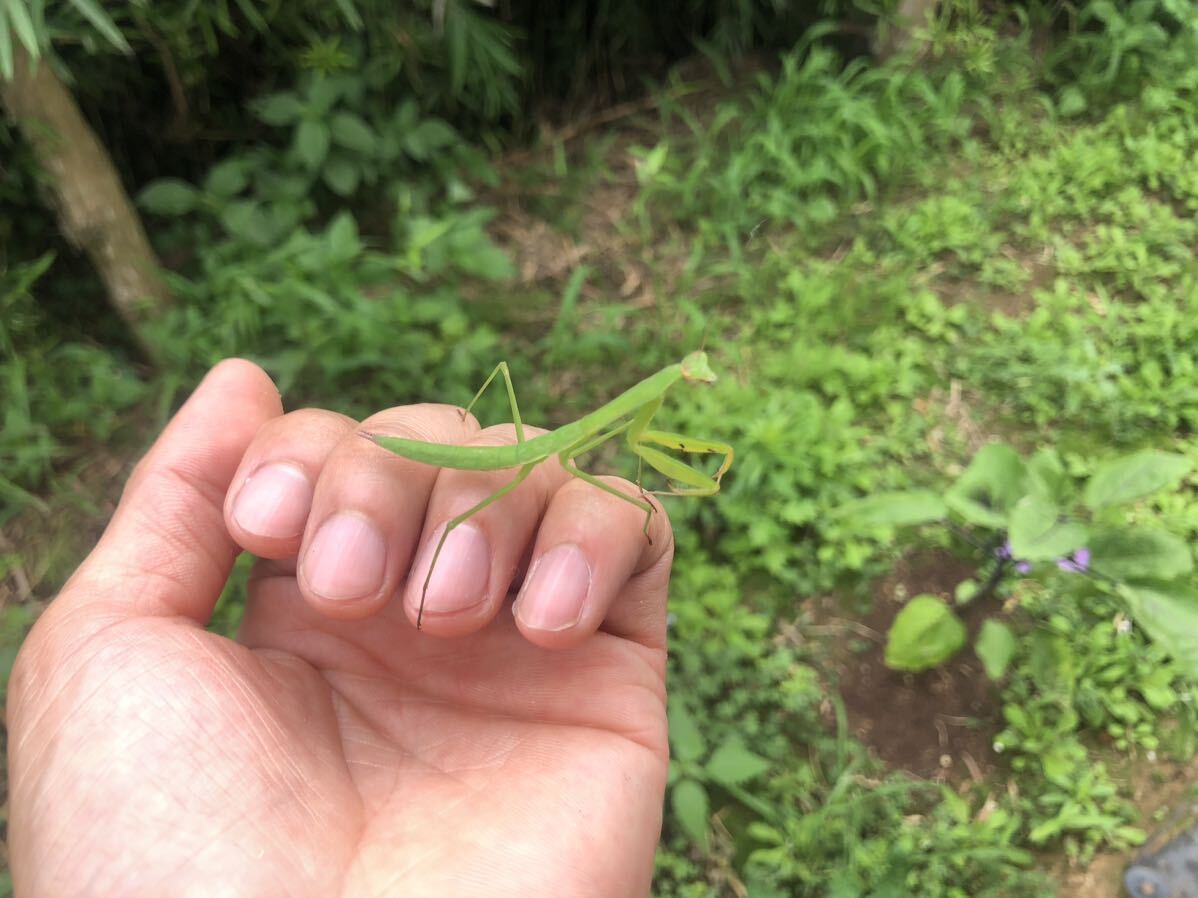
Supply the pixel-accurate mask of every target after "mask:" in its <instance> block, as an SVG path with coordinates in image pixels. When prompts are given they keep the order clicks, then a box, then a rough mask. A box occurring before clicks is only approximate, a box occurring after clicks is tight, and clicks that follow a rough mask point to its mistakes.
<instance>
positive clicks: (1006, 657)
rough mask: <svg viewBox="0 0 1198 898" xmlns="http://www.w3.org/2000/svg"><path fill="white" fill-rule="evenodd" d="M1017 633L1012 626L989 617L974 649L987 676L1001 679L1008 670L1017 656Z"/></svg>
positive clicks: (983, 625)
mask: <svg viewBox="0 0 1198 898" xmlns="http://www.w3.org/2000/svg"><path fill="white" fill-rule="evenodd" d="M1015 647H1016V643H1015V634H1014V633H1012V632H1011V628H1010V627H1008V626H1007V625H1006V624H1004V623H1002V622H1001V621H996V620H995V619H994V618H987V620H986V622H985V623H983V624H982V630H981V632H980V633H978V639H977V642H976V643H975V644H974V647H973V650H974V651H975V652H977V656H978V658H979V659H981V662H982V667H984V668H985V669H986V676H988V677H989V678H990V679H992V680H1001V679H1002V678H1003V674H1005V673H1006V672H1007V667H1008V666H1009V665H1010V663H1011V658H1013V657H1014V656H1015Z"/></svg>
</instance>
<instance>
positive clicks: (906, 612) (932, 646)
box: [886, 595, 966, 671]
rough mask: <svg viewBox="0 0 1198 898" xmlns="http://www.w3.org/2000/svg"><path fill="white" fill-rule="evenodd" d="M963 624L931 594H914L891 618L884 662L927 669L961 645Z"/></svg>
mask: <svg viewBox="0 0 1198 898" xmlns="http://www.w3.org/2000/svg"><path fill="white" fill-rule="evenodd" d="M965 639H966V631H965V625H964V624H963V623H961V621H960V620H959V619H958V618H957V616H956V615H955V614H954V613H953V611H952V609H951V608H949V607H948V605H946V604H945V603H944V602H942V601H941V600H940V599H938V598H936V597H935V596H927V595H923V596H916V597H915V598H913V599H912V600H911V601H909V602H908V603H907V604H906V605H905V606H903V610H902V611H900V612H899V613H898V614H897V615H896V616H895V618H894V623H893V624H891V626H890V633H889V634H888V635H887V637H886V666H887V667H891V668H894V669H895V670H910V671H919V670H927V669H928V668H929V667H935V666H936V665H938V664H942V663H943V662H945V661H947V660H948V659H949V658H951V657H952V656H953V655H955V654H956V653H957V652H958V651H960V650H961V647H962V646H963V645H965Z"/></svg>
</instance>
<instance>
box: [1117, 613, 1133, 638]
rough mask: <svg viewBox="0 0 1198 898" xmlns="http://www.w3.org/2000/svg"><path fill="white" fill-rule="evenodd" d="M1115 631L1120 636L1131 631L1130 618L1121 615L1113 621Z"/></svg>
mask: <svg viewBox="0 0 1198 898" xmlns="http://www.w3.org/2000/svg"><path fill="white" fill-rule="evenodd" d="M1115 632H1116V633H1118V634H1119V635H1120V636H1126V635H1127V634H1128V633H1130V632H1131V618H1128V617H1121V618H1119V620H1118V621H1116V623H1115Z"/></svg>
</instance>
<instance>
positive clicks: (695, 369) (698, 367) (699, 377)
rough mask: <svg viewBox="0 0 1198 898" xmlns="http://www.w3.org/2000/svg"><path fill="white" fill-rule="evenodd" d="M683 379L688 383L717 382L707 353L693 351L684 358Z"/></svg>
mask: <svg viewBox="0 0 1198 898" xmlns="http://www.w3.org/2000/svg"><path fill="white" fill-rule="evenodd" d="M682 379H683V380H685V381H686V382H687V383H700V384H713V383H715V381H716V376H715V372H714V371H712V370H711V366H710V365H708V364H707V353H705V352H703V351H699V352H692V353H690V354H689V355H688V356H687V357H686V358H684V359H683V360H682Z"/></svg>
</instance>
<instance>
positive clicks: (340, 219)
mask: <svg viewBox="0 0 1198 898" xmlns="http://www.w3.org/2000/svg"><path fill="white" fill-rule="evenodd" d="M325 239H326V240H327V241H328V244H329V249H330V250H331V251H332V253H333V255H334V256H335V257H336V258H337V259H352V258H353V257H354V256H356V255H358V254H359V253H360V252H361V251H362V241H361V240H359V239H358V223H357V222H356V221H354V217H353V215H351V214H350V213H349V212H342V213H340V214H339V215H338V216H337V217H336V218H334V219H333V223H332V224H330V225H329V227H328V229H327V230H326V231H325Z"/></svg>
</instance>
